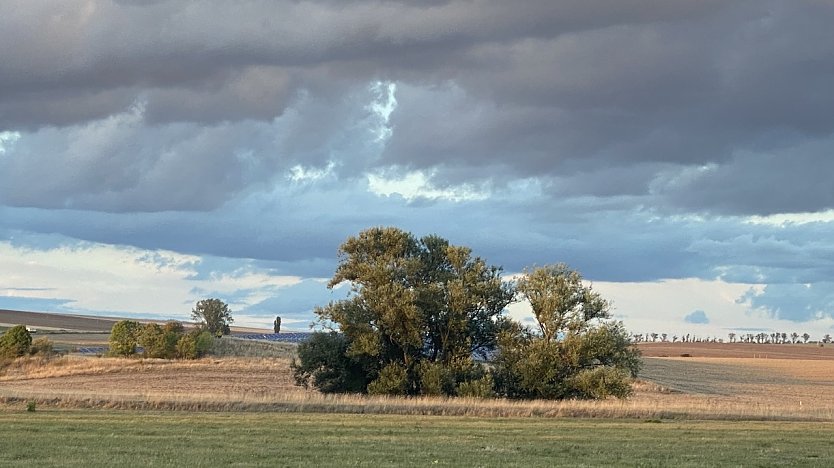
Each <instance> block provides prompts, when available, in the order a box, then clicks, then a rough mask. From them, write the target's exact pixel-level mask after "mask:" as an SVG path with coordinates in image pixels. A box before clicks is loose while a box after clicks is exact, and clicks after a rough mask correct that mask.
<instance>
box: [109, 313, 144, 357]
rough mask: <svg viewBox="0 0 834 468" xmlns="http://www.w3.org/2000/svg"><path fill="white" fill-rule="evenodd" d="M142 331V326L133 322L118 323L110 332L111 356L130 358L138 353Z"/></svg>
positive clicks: (122, 321)
mask: <svg viewBox="0 0 834 468" xmlns="http://www.w3.org/2000/svg"><path fill="white" fill-rule="evenodd" d="M142 330H143V328H142V325H141V324H140V323H139V322H135V321H133V320H121V321H118V322H116V323H115V324H114V325H113V328H112V329H111V330H110V354H112V355H114V356H130V355H132V354H134V353H136V346H137V345H138V344H139V340H140V337H141V333H142Z"/></svg>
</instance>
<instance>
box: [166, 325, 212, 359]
mask: <svg viewBox="0 0 834 468" xmlns="http://www.w3.org/2000/svg"><path fill="white" fill-rule="evenodd" d="M213 343H214V337H213V336H212V335H211V333H209V331H208V330H194V331H191V332H189V333H186V334H185V335H182V336H181V337H180V338H179V340H177V344H176V346H175V355H176V357H178V358H180V359H197V358H201V357H203V356H205V355H206V354H207V353H208V352H209V351H210V350H211V347H212V344H213Z"/></svg>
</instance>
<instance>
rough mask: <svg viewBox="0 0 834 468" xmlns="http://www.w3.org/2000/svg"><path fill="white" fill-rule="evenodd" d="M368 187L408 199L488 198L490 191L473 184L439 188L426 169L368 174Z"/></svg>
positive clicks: (456, 199) (455, 200) (373, 190)
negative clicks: (399, 172) (395, 173)
mask: <svg viewBox="0 0 834 468" xmlns="http://www.w3.org/2000/svg"><path fill="white" fill-rule="evenodd" d="M367 177H368V187H369V189H370V191H371V192H372V193H374V194H377V195H383V196H391V195H400V196H402V197H403V198H405V199H406V200H408V201H412V200H415V199H418V198H427V199H430V200H437V199H445V200H450V201H454V202H461V201H470V200H486V199H487V198H489V193H488V192H486V191H482V190H478V189H477V188H476V187H475V186H473V185H471V184H463V185H458V186H455V187H447V188H438V187H435V186H434V185H433V184H432V182H431V177H432V175H431V174H428V175H427V174H426V172H425V171H410V172H406V173H405V174H401V175H400V174H397V175H391V176H389V175H385V174H368V176H367Z"/></svg>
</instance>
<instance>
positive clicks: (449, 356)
mask: <svg viewBox="0 0 834 468" xmlns="http://www.w3.org/2000/svg"><path fill="white" fill-rule="evenodd" d="M500 275H501V269H500V268H498V267H494V266H489V265H487V264H486V262H484V260H482V259H481V258H479V257H474V256H472V252H471V250H470V249H469V248H467V247H461V246H454V245H451V244H450V243H449V242H448V241H447V240H445V239H442V238H440V237H437V236H427V237H423V238H419V239H418V238H416V237H414V236H413V235H412V234H410V233H408V232H405V231H402V230H400V229H397V228H391V227H387V228H384V227H377V228H371V229H368V230H366V231H363V232H361V233H360V234H359V235H358V236H356V237H351V238H349V239H348V240H347V241H345V243H344V244H342V246H341V248H340V250H339V266H338V268H337V270H336V273H335V275H334V276H333V278H332V279H331V281H330V283H329V286H330V287H331V288H332V287H335V286H337V285H339V284H341V283H343V282H347V283H349V284H350V287H351V293H350V296H349V297H348V298H347V299H345V300H342V301H338V302H333V303H331V304H329V305H328V306H326V307H323V308H318V309H317V310H316V314H317V315H318V316H319V318H320V320H321V321H322V322H323V323H324V324H326V325H329V326H334V325H335V326H334V328H336V327H337V328H338V329H339V330H340V331H341V332H342V333H343V334H344V335H345V338H346V340H347V348H346V353H347V354H348V355H349V356H351V357H354V358H360V357H361V358H363V360H367V359H373V360H375V362H377V364H378V366H377V367H378V369H379V373H378V375H375V376H372V377H374V378H375V379H376V380H374V381H372V382H371V384H370V385H369V387H368V388H369V389H370V390H371V391H376V392H383V393H408V394H415V393H421V392H422V393H427V391H426V390H429V387H431V389H430V393H435V392H436V391H437V388H442V393H454V392H455V388H456V386H458V385H459V384H461V383H464V382H469V381H471V380H472V379H477V378H480V377H482V374H483V372H482V371H479V369H478V368H477V366H475V365H474V364H473V361H472V356H473V354H475V355H478V354H481V355H487V354H488V353H489V352H490V351H492V350H493V349H494V348H495V347H496V346H497V336H498V332H499V331H500V330H502V329H503V328H505V327H506V325H507V324H506V320H505V319H504V318H503V317H502V316H501V314H502V312H503V310H504V308H505V307H506V306H507V304H509V303H510V302H511V301H512V300H513V296H514V293H513V289H512V287H511V286H508V285H507V284H505V283H504V282H503V281H502V280H501V276H500ZM438 379H439V380H438ZM438 381H441V382H443V385H440V387H438V385H437V382H438Z"/></svg>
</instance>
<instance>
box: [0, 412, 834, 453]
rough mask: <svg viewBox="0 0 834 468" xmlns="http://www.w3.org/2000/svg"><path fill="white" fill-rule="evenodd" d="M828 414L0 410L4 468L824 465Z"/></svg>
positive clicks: (830, 437)
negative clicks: (651, 416)
mask: <svg viewBox="0 0 834 468" xmlns="http://www.w3.org/2000/svg"><path fill="white" fill-rule="evenodd" d="M832 459H834V424H831V423H815V422H781V423H772V422H749V421H748V422H733V421H672V422H669V421H664V422H657V421H640V420H618V421H613V420H595V419H549V418H499V419H494V418H466V417H442V416H401V415H362V414H293V413H211V412H197V413H191V412H176V411H175V412H147V411H103V410H46V411H43V410H37V411H35V412H34V413H27V412H25V411H24V410H23V408H22V407H21V408H18V409H17V410H14V411H13V408H11V407H6V408H5V409H4V410H3V411H2V412H0V465H2V466H57V465H60V466H85V467H86V466H105V465H106V466H159V465H187V466H194V465H201V466H219V465H240V466H371V465H373V466H429V465H438V466H705V465H707V466H710V465H712V466H718V465H722V466H728V465H731V466H741V465H744V466H777V465H801V466H826V465H830V460H832Z"/></svg>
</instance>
